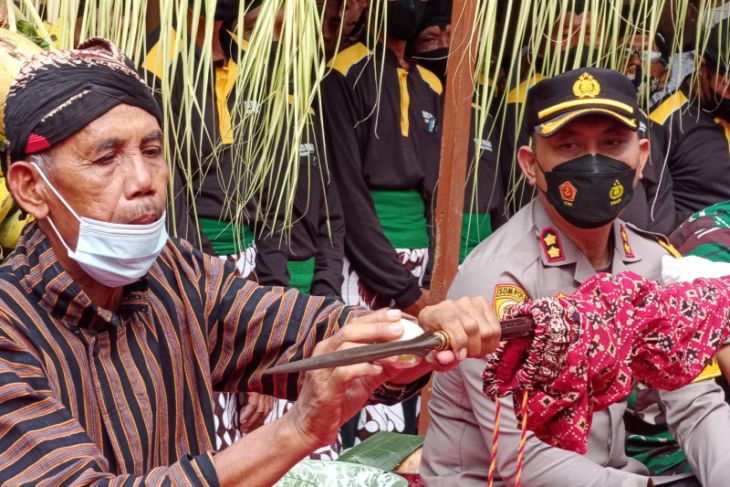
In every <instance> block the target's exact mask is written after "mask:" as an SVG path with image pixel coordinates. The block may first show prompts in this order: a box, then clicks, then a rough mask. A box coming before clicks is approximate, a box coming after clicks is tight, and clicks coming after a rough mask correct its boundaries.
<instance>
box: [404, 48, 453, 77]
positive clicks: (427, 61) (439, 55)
mask: <svg viewBox="0 0 730 487" xmlns="http://www.w3.org/2000/svg"><path fill="white" fill-rule="evenodd" d="M411 59H413V60H414V61H416V62H417V63H418V64H420V65H421V66H423V67H424V68H426V69H428V70H429V71H431V72H432V73H433V74H435V75H436V76H438V77H439V79H440V80H441V82H442V83H443V84H446V64H447V61H448V60H449V48H448V47H440V48H438V49H434V50H433V51H428V52H422V53H420V54H414V55H413V56H411Z"/></svg>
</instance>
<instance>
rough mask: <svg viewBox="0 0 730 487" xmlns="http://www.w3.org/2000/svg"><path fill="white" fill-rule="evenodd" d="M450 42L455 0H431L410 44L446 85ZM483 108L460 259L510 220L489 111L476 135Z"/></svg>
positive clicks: (472, 149) (472, 148)
mask: <svg viewBox="0 0 730 487" xmlns="http://www.w3.org/2000/svg"><path fill="white" fill-rule="evenodd" d="M450 45H451V0H431V3H430V4H429V9H428V12H427V14H426V16H425V17H424V19H423V22H422V23H421V29H420V32H419V33H418V36H417V37H416V39H415V40H413V41H412V42H410V43H409V45H408V52H409V54H410V57H411V60H413V61H415V62H416V63H418V64H420V65H422V66H424V67H425V68H427V69H429V70H430V71H431V72H433V73H434V74H436V75H437V76H438V77H439V79H440V80H441V83H442V84H443V85H444V86H446V62H447V60H448V56H449V46H450ZM480 110H481V108H480V107H478V106H476V105H474V111H473V112H472V117H471V133H470V134H469V167H468V170H467V181H466V188H465V194H464V212H463V218H462V226H461V245H460V247H459V263H461V262H463V261H464V259H465V258H466V256H467V255H468V254H469V252H471V250H472V249H473V248H474V247H476V246H477V245H478V244H479V242H481V241H482V240H484V239H485V238H487V237H488V236H489V235H490V234H491V233H492V232H493V231H494V230H496V229H497V228H498V227H499V226H500V225H501V224H502V223H504V222H505V220H506V218H505V214H504V192H503V191H502V185H501V184H500V181H499V180H498V174H497V169H498V164H497V153H496V150H497V147H498V143H497V137H496V127H495V125H494V119H493V117H491V115H487V121H486V123H485V125H484V127H483V130H482V136H481V137H476V136H475V131H476V129H477V127H476V125H477V123H479V122H478V118H479V114H478V111H480ZM475 153H476V154H477V156H476V157H475Z"/></svg>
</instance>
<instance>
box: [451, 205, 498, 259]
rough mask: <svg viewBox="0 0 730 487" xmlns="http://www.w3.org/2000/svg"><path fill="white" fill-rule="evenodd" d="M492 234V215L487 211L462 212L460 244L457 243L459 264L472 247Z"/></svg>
mask: <svg viewBox="0 0 730 487" xmlns="http://www.w3.org/2000/svg"><path fill="white" fill-rule="evenodd" d="M491 234H492V217H491V215H490V214H489V213H464V215H463V216H462V217H461V244H460V245H459V264H461V263H462V262H464V259H466V256H467V255H469V253H471V251H472V250H474V247H476V246H477V245H479V243H480V242H481V241H482V240H484V239H485V238H487V237H488V236H489V235H491Z"/></svg>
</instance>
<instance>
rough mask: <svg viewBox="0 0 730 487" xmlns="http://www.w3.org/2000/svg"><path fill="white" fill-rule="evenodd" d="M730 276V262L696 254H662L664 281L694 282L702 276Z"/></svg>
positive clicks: (668, 282) (667, 282)
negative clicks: (713, 259) (683, 255)
mask: <svg viewBox="0 0 730 487" xmlns="http://www.w3.org/2000/svg"><path fill="white" fill-rule="evenodd" d="M723 276H730V262H713V261H711V260H707V259H705V258H702V257H697V256H695V255H688V256H686V257H680V258H676V257H671V256H668V255H664V256H662V281H663V282H664V284H671V283H673V282H692V281H694V280H695V279H700V278H714V277H723Z"/></svg>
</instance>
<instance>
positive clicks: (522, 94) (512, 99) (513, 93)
mask: <svg viewBox="0 0 730 487" xmlns="http://www.w3.org/2000/svg"><path fill="white" fill-rule="evenodd" d="M544 78H545V76H543V75H541V74H540V73H535V74H534V75H533V76H532V77H530V78H528V79H526V80H525V81H523V82H522V83H520V84H519V85H517V86H516V87H515V88H512V89H511V90H510V92H509V93H507V103H525V98H527V90H528V89H529V88H530V87H531V86H532V85H534V84H536V83H538V82H540V81H542V80H543V79H544Z"/></svg>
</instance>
